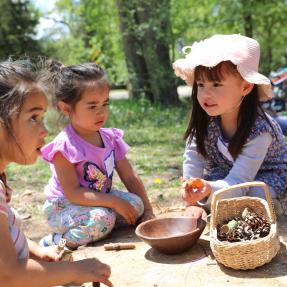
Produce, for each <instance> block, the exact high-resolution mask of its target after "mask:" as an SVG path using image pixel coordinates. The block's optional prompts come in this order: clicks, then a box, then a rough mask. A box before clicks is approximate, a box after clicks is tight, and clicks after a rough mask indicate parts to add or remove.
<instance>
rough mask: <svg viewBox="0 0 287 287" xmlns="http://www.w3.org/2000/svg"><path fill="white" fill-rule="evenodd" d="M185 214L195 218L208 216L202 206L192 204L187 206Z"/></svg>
mask: <svg viewBox="0 0 287 287" xmlns="http://www.w3.org/2000/svg"><path fill="white" fill-rule="evenodd" d="M184 216H186V217H193V218H204V217H206V216H207V213H206V211H205V210H204V209H203V208H202V207H200V206H194V205H191V206H187V207H186V209H185V213H184Z"/></svg>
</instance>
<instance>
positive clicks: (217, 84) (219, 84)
mask: <svg viewBox="0 0 287 287" xmlns="http://www.w3.org/2000/svg"><path fill="white" fill-rule="evenodd" d="M213 86H214V87H221V86H222V84H221V83H218V82H215V83H213Z"/></svg>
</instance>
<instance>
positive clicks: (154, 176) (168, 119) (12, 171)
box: [7, 100, 189, 216]
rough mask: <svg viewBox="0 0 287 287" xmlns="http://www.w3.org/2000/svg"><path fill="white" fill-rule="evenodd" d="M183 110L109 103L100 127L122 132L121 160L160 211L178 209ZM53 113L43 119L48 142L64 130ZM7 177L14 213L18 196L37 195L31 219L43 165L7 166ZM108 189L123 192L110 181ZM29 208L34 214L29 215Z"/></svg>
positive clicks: (45, 170)
mask: <svg viewBox="0 0 287 287" xmlns="http://www.w3.org/2000/svg"><path fill="white" fill-rule="evenodd" d="M188 113H189V108H188V106H187V105H186V104H183V105H182V106H181V107H162V106H160V105H152V104H150V103H149V102H147V101H144V100H141V101H138V102H135V101H132V100H114V101H111V104H110V113H109V120H108V122H107V124H106V127H116V128H120V129H122V130H124V139H125V141H126V142H127V143H128V144H129V145H130V151H129V153H128V155H127V157H128V159H129V160H130V161H131V163H132V165H133V167H134V169H135V170H136V171H137V173H138V174H139V175H140V176H141V178H142V180H143V182H144V184H145V186H146V188H147V191H148V194H149V196H150V198H151V200H152V201H153V202H155V201H157V202H159V203H160V204H161V205H163V206H168V205H171V204H176V203H178V204H181V200H180V197H179V177H180V175H181V169H182V168H181V166H182V154H183V149H184V141H183V140H182V135H183V133H184V130H185V128H186V124H187V117H188ZM58 118H59V116H58V114H57V112H56V111H55V110H53V109H50V110H49V111H48V113H47V116H46V120H45V122H46V125H47V128H48V130H49V136H48V138H47V139H46V142H49V141H51V140H52V139H53V138H54V137H55V135H56V134H57V133H58V132H59V130H60V128H61V127H63V126H64V123H63V120H62V121H59V120H58ZM7 175H8V178H9V183H10V185H11V187H12V188H13V189H14V191H15V192H14V194H15V195H14V196H15V200H14V202H15V203H16V208H17V207H19V206H21V204H22V200H21V194H22V193H23V192H24V191H26V190H31V191H33V193H35V194H39V200H38V201H36V202H35V201H34V202H32V203H31V205H32V206H31V208H30V210H29V212H30V213H32V214H33V216H36V215H37V214H39V205H40V204H42V203H43V202H39V201H43V200H44V196H43V189H44V186H45V185H46V184H47V182H48V180H49V177H50V168H49V165H48V164H47V163H46V162H44V161H43V160H41V159H39V160H38V161H37V162H36V163H35V164H34V165H31V166H20V165H16V164H11V165H9V167H8V170H7ZM114 185H115V186H116V187H118V188H123V184H122V183H121V182H120V181H119V178H118V177H117V176H115V178H114ZM33 208H34V210H33Z"/></svg>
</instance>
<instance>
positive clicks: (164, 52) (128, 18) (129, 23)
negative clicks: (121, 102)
mask: <svg viewBox="0 0 287 287" xmlns="http://www.w3.org/2000/svg"><path fill="white" fill-rule="evenodd" d="M117 5H118V10H119V15H120V23H121V24H120V25H121V32H122V34H123V35H122V38H123V46H124V50H125V57H126V62H127V66H128V71H129V73H130V76H129V77H130V81H131V84H132V92H133V94H134V95H137V94H138V93H139V91H140V94H141V93H142V92H143V93H144V95H145V97H147V98H148V99H150V100H152V101H153V102H159V103H162V104H165V105H168V104H178V103H179V99H178V95H177V91H176V86H175V77H174V75H173V71H172V68H171V62H170V57H169V45H168V44H169V31H170V29H169V27H170V22H169V0H160V1H159V0H158V1H154V0H145V1H143V0H130V1H126V0H117Z"/></svg>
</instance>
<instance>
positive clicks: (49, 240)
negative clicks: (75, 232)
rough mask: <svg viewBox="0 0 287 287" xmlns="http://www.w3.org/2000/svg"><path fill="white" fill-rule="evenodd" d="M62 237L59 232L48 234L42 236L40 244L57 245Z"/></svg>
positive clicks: (45, 245) (46, 245) (44, 245)
mask: <svg viewBox="0 0 287 287" xmlns="http://www.w3.org/2000/svg"><path fill="white" fill-rule="evenodd" d="M61 238H62V237H61V235H60V234H57V233H52V234H48V235H46V236H44V237H42V238H41V240H40V241H39V245H40V246H42V247H48V246H53V245H57V244H58V243H59V242H60V239H61Z"/></svg>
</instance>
